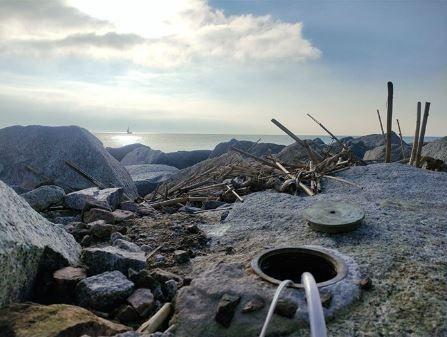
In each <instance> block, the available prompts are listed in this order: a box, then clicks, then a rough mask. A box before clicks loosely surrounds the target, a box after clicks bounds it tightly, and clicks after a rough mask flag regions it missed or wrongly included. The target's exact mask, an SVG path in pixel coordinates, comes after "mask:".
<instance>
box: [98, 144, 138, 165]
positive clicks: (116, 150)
mask: <svg viewBox="0 0 447 337" xmlns="http://www.w3.org/2000/svg"><path fill="white" fill-rule="evenodd" d="M139 147H145V145H143V144H140V143H135V144H129V145H124V146H121V147H106V150H107V151H108V152H109V153H110V154H111V155H112V157H113V158H115V159H116V160H118V161H121V160H122V159H123V158H124V156H125V155H126V154H128V153H129V152H131V151H133V150H135V149H136V148H139Z"/></svg>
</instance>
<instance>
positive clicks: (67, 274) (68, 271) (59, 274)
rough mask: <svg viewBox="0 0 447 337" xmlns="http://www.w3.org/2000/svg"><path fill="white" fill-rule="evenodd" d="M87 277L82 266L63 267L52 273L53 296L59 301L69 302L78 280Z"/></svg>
mask: <svg viewBox="0 0 447 337" xmlns="http://www.w3.org/2000/svg"><path fill="white" fill-rule="evenodd" d="M86 277H87V273H86V271H85V269H83V268H75V267H65V268H62V269H59V270H57V271H55V272H54V273H53V281H54V296H55V298H56V299H57V301H58V302H59V301H60V302H64V303H71V301H72V300H73V298H74V295H75V287H76V285H77V284H78V282H80V281H82V280H83V279H85V278H86Z"/></svg>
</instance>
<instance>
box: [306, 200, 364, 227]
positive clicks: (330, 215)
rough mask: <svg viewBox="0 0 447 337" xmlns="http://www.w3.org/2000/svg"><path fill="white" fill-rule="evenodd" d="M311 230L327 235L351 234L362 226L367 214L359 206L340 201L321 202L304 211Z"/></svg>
mask: <svg viewBox="0 0 447 337" xmlns="http://www.w3.org/2000/svg"><path fill="white" fill-rule="evenodd" d="M303 216H304V219H306V220H307V222H308V224H309V226H310V228H312V229H313V230H316V231H319V232H325V233H344V232H350V231H352V230H354V229H356V228H357V227H358V226H360V224H361V222H362V220H363V219H364V218H365V212H364V211H363V210H362V209H361V208H360V207H358V206H356V205H352V204H348V203H345V202H338V201H320V202H317V203H315V204H314V205H313V206H312V207H310V208H308V209H306V210H304V212H303Z"/></svg>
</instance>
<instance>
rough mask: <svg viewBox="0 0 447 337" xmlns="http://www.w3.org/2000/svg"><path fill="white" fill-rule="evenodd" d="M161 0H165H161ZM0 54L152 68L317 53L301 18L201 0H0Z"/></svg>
mask: <svg viewBox="0 0 447 337" xmlns="http://www.w3.org/2000/svg"><path fill="white" fill-rule="evenodd" d="M163 3H165V2H163ZM0 4H1V11H0V13H1V14H0V55H3V56H7V57H16V56H19V57H26V55H29V56H32V57H34V58H42V59H48V58H58V57H67V56H73V55H74V56H79V57H83V58H92V59H100V60H101V59H116V60H123V61H128V62H131V63H133V64H135V65H138V66H145V67H151V68H165V69H166V68H168V69H169V68H173V67H178V66H182V65H185V64H189V63H191V62H196V61H201V60H210V59H211V60H213V59H216V60H225V61H229V62H238V63H244V62H252V61H276V60H291V61H295V62H303V61H306V60H312V59H316V58H318V57H319V56H320V54H321V52H320V51H319V50H318V49H317V48H316V47H314V46H313V45H312V44H311V42H310V41H309V40H306V39H305V38H304V37H303V34H302V25H301V23H298V22H297V23H286V22H282V21H278V20H275V19H273V18H272V17H270V16H254V15H237V16H227V15H225V13H224V12H222V11H220V10H216V9H213V8H211V7H210V6H209V5H208V3H207V2H206V1H205V0H184V1H180V0H172V1H166V3H165V5H162V4H161V3H160V2H156V3H155V2H151V1H145V0H128V1H126V2H123V1H116V0H108V1H102V0H88V1H85V0H72V1H69V2H65V1H62V0H59V1H56V0H53V1H49V0H42V1H32V0H28V1H19V2H17V1H13V0H6V1H5V0H2V1H1V2H0Z"/></svg>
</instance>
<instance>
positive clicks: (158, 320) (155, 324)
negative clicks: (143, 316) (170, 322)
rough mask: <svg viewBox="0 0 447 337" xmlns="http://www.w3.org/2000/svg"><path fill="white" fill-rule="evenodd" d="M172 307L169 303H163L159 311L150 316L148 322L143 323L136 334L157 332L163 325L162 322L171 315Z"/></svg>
mask: <svg viewBox="0 0 447 337" xmlns="http://www.w3.org/2000/svg"><path fill="white" fill-rule="evenodd" d="M171 310H172V305H171V303H169V302H168V303H165V304H164V305H163V306H162V307H161V309H160V310H158V311H157V312H156V313H155V315H154V316H152V317H151V318H150V319H149V320H148V321H146V322H145V323H143V324H142V325H141V326H140V327H139V328H138V329H137V332H145V333H148V334H150V333H153V332H155V331H157V330H158V328H159V327H160V326H161V325H162V324H163V322H164V321H165V320H166V319H167V318H168V317H169V315H170V314H171Z"/></svg>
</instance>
